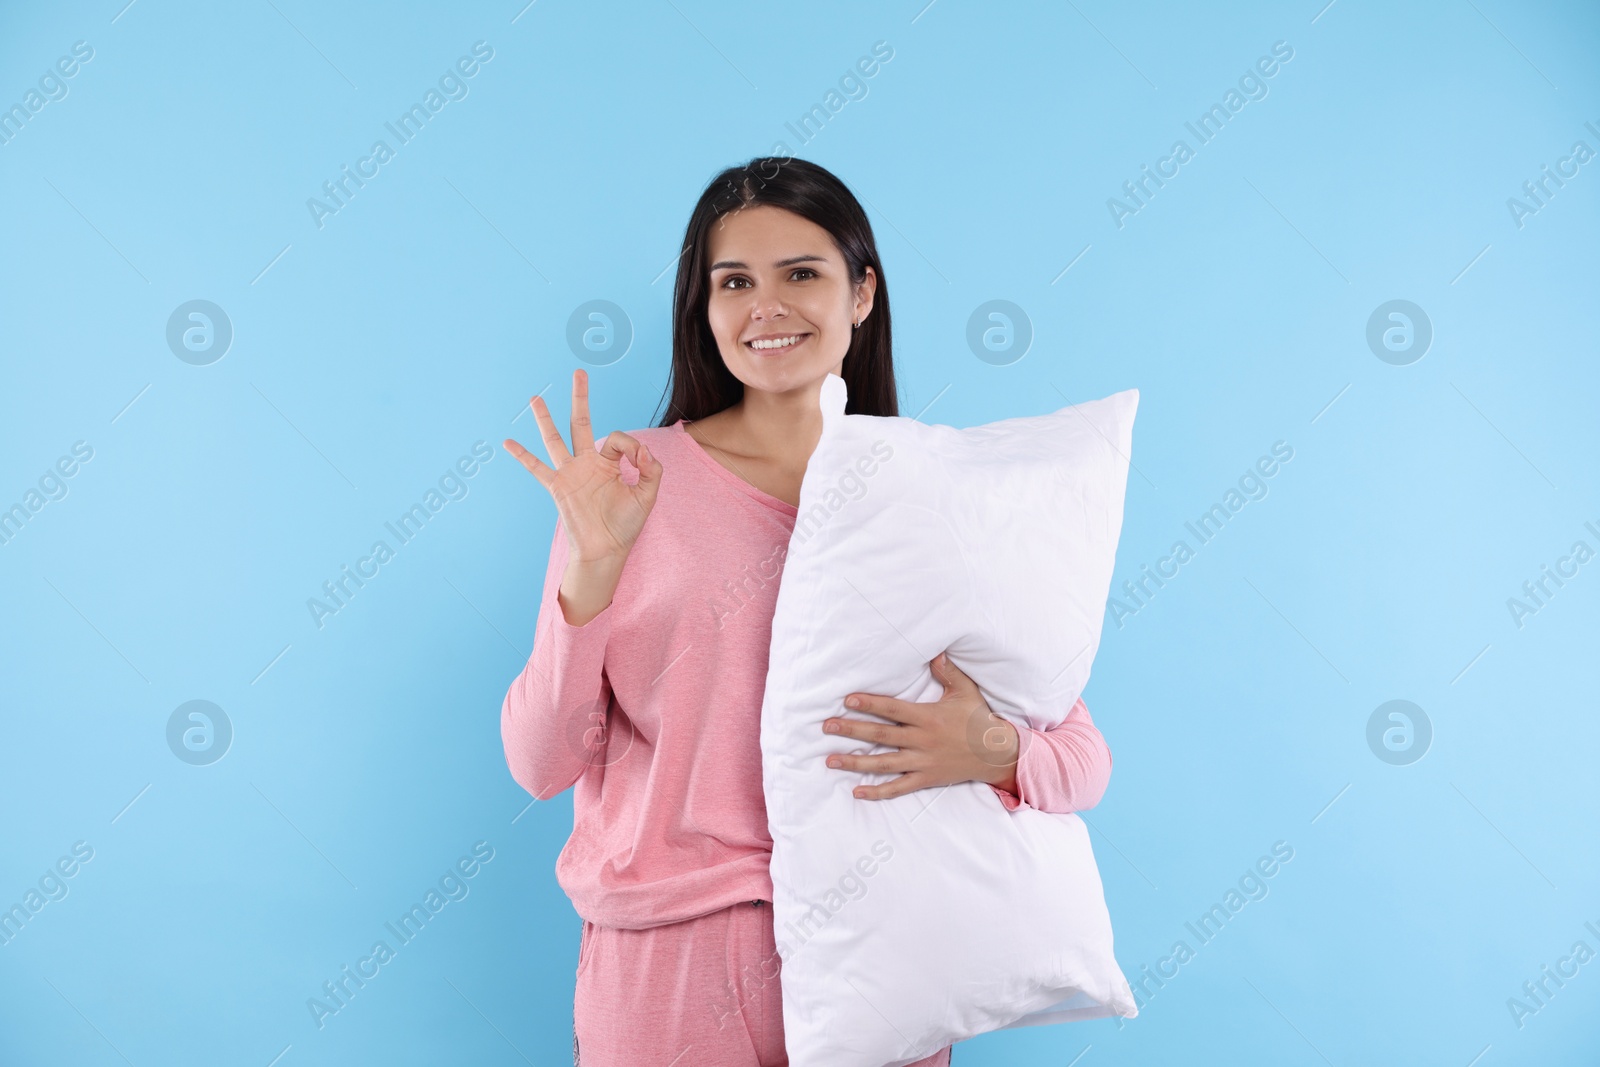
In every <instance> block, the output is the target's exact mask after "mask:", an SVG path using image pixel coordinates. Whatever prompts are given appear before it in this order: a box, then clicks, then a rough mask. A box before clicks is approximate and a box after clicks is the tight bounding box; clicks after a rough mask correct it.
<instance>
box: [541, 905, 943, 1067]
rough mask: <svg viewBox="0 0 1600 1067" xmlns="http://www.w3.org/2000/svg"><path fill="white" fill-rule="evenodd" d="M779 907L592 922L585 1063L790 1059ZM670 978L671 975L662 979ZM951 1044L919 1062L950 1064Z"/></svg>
mask: <svg viewBox="0 0 1600 1067" xmlns="http://www.w3.org/2000/svg"><path fill="white" fill-rule="evenodd" d="M782 968H783V962H782V960H781V959H780V958H779V956H778V947H777V944H776V942H775V940H774V938H773V929H772V905H771V903H770V902H765V901H764V902H763V903H762V904H761V905H760V906H759V907H758V906H753V905H752V904H751V903H750V902H749V901H741V902H740V903H738V904H732V905H729V906H728V907H726V908H722V909H720V910H718V911H714V912H712V913H711V914H709V915H702V916H700V917H699V918H695V919H688V920H685V921H684V922H679V923H671V924H669V925H667V926H656V927H652V928H650V929H648V930H614V929H608V928H606V927H604V926H596V925H595V924H594V923H591V922H587V921H586V922H585V923H584V924H583V939H582V942H581V944H580V946H579V949H578V982H577V993H576V996H575V998H574V1003H573V1013H572V1018H573V1037H574V1043H575V1049H574V1051H575V1052H576V1056H575V1061H576V1063H577V1064H578V1067H642V1065H656V1064H658V1065H660V1067H668V1065H669V1064H670V1065H672V1067H690V1065H695V1067H699V1065H715V1067H787V1065H788V1063H789V1056H788V1053H787V1052H785V1051H784V1045H783V992H782V986H781V985H780V984H779V977H780V974H781V971H782ZM663 976H668V977H670V979H671V980H670V981H663V980H662V978H663ZM949 1062H950V1049H949V1047H948V1046H947V1047H946V1048H944V1049H941V1050H940V1051H938V1052H936V1053H934V1054H933V1055H931V1056H928V1057H926V1058H924V1059H920V1060H917V1061H916V1063H914V1064H912V1065H911V1067H947V1065H948V1064H949Z"/></svg>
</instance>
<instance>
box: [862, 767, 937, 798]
mask: <svg viewBox="0 0 1600 1067" xmlns="http://www.w3.org/2000/svg"><path fill="white" fill-rule="evenodd" d="M921 788H923V786H922V778H921V777H920V776H919V775H918V773H917V772H916V771H910V772H907V773H906V774H902V775H901V776H900V777H898V778H896V779H894V780H893V781H889V782H884V783H883V784H882V785H858V786H856V787H855V789H854V790H853V793H854V795H855V797H856V799H857V800H888V799H890V798H891V797H899V796H904V795H905V794H907V793H912V792H915V791H916V790H918V789H921Z"/></svg>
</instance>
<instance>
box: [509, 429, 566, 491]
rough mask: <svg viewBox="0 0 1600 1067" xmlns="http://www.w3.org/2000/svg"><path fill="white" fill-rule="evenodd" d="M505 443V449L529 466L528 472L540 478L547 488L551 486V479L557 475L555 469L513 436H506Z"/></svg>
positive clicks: (541, 483)
mask: <svg viewBox="0 0 1600 1067" xmlns="http://www.w3.org/2000/svg"><path fill="white" fill-rule="evenodd" d="M503 444H504V446H505V450H506V451H507V452H510V453H511V454H512V456H514V457H515V458H516V461H517V462H518V463H520V464H522V465H523V466H524V467H526V468H528V472H529V473H530V474H532V475H533V476H534V477H535V478H537V479H539V484H540V485H542V486H544V487H545V488H546V489H548V488H550V480H551V479H552V478H554V477H555V473H556V472H555V471H553V470H551V469H550V468H549V467H548V466H547V465H546V464H545V463H544V461H543V460H541V459H540V458H539V457H538V456H536V455H534V454H533V453H532V452H529V451H528V450H527V449H526V448H523V447H522V446H521V445H520V444H518V443H517V442H516V441H513V440H512V439H511V438H509V437H508V438H506V439H505V441H504V442H503Z"/></svg>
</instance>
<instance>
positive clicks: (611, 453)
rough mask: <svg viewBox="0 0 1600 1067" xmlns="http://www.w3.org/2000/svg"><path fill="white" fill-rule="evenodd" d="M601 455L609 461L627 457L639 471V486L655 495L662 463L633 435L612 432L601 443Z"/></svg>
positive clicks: (616, 431)
mask: <svg viewBox="0 0 1600 1067" xmlns="http://www.w3.org/2000/svg"><path fill="white" fill-rule="evenodd" d="M600 454H601V455H602V456H605V457H606V458H607V459H616V458H617V457H619V456H627V457H628V462H629V463H632V464H633V465H634V467H635V468H637V469H638V471H639V483H638V484H639V485H641V486H643V487H644V488H645V490H646V492H648V493H651V494H654V492H655V490H656V488H657V487H658V486H659V485H660V482H661V471H662V467H661V463H660V461H659V460H657V459H656V458H655V456H653V455H651V454H650V450H649V449H648V448H646V447H645V446H644V443H643V442H641V441H640V440H639V439H638V438H637V437H634V436H633V435H632V434H627V433H623V432H622V431H621V430H612V431H611V432H610V433H608V434H606V436H605V438H604V439H603V440H602V441H601V442H600Z"/></svg>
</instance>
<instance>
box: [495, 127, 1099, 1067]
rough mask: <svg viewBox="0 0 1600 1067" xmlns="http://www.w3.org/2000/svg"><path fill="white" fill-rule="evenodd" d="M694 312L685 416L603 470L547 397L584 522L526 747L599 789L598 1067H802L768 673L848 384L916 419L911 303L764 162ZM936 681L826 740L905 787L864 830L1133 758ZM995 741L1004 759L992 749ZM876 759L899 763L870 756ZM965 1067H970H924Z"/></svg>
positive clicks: (542, 653)
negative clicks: (786, 999)
mask: <svg viewBox="0 0 1600 1067" xmlns="http://www.w3.org/2000/svg"><path fill="white" fill-rule="evenodd" d="M673 301H674V310H673V338H672V370H671V379H670V382H669V390H670V397H671V404H670V407H669V408H668V410H667V413H666V415H665V416H664V417H663V418H662V420H661V422H660V423H659V424H658V425H656V426H654V427H650V428H647V429H643V430H636V431H634V432H633V433H631V434H629V433H623V432H621V431H613V432H611V433H609V434H607V435H606V436H605V437H603V438H602V439H600V440H599V441H598V442H597V441H596V440H595V437H594V431H593V428H592V426H591V425H590V421H589V404H588V377H587V375H586V374H585V373H584V372H583V371H582V370H578V371H575V372H574V373H573V376H572V420H571V427H570V431H571V438H572V447H571V449H570V451H569V450H568V448H567V445H566V442H565V441H564V440H563V438H562V435H561V432H560V431H559V430H557V429H556V427H555V425H554V423H553V422H552V420H551V417H550V413H549V410H548V409H547V408H546V406H545V404H544V401H543V400H541V399H539V398H538V397H535V398H534V399H533V400H532V401H531V406H532V408H533V413H534V417H535V419H536V420H537V422H538V425H539V432H540V435H541V437H542V439H543V441H544V445H545V450H546V451H547V452H548V454H549V456H550V463H549V464H548V465H547V464H545V463H543V462H541V461H540V460H539V459H537V458H535V457H534V456H533V455H531V454H530V453H529V452H528V451H527V450H526V449H525V448H523V447H522V446H521V445H520V444H518V443H517V442H515V441H510V440H508V441H506V442H505V447H506V449H507V450H508V451H510V452H511V454H512V455H514V456H515V457H516V458H517V459H518V460H519V461H520V462H521V463H522V464H523V466H525V467H527V469H528V470H529V471H531V472H532V473H533V475H534V477H536V478H537V479H538V480H539V483H540V484H541V485H543V486H544V488H545V489H547V490H548V491H549V492H550V495H551V497H552V498H553V499H554V501H555V505H556V510H557V512H558V516H559V521H558V522H557V524H556V528H555V532H554V535H553V537H552V540H551V545H550V557H549V563H548V565H547V568H546V572H545V580H544V593H543V598H542V601H541V603H540V607H539V623H538V628H537V633H536V635H535V638H534V645H533V652H532V655H531V656H530V658H529V660H528V664H527V666H526V667H525V668H524V669H523V671H522V673H521V674H520V675H519V676H518V677H517V679H516V680H515V681H514V682H512V684H511V688H510V690H509V691H508V692H507V693H506V698H505V704H504V707H503V709H502V713H501V731H502V735H503V738H504V742H505V750H506V760H507V762H508V764H509V765H510V768H511V773H512V775H513V777H514V778H515V779H516V780H517V782H518V783H520V784H521V785H522V786H523V787H524V788H525V789H527V790H528V791H529V792H530V793H531V794H533V796H535V797H536V798H538V799H541V800H545V799H549V798H550V797H553V796H555V795H556V794H557V793H560V792H561V791H562V790H564V789H566V788H568V787H569V786H573V785H576V791H575V793H574V795H573V830H572V836H571V837H570V838H569V839H568V841H567V843H566V846H565V847H564V848H563V849H562V852H561V856H560V858H559V859H558V860H557V861H556V877H557V879H558V880H559V881H560V883H561V887H562V889H563V890H565V891H566V893H567V895H568V896H569V897H571V899H572V902H573V906H574V907H575V909H576V910H577V912H578V913H579V915H581V916H582V917H583V920H584V922H583V933H582V937H581V941H580V946H579V950H578V968H577V988H576V994H575V1001H574V1005H573V1054H574V1062H575V1063H577V1062H579V1057H580V1055H581V1064H582V1067H613V1065H617V1067H620V1065H627V1067H655V1065H660V1067H668V1065H673V1067H690V1065H695V1067H708V1065H709V1067H778V1065H784V1064H787V1063H788V1057H787V1055H786V1054H785V1052H784V1046H783V1015H782V998H781V992H780V985H779V969H780V960H779V957H778V954H777V951H776V946H775V941H774V933H773V921H772V909H771V907H770V901H771V899H772V881H771V878H770V876H769V874H768V866H769V863H770V860H771V853H772V838H771V836H770V835H769V834H768V831H767V822H766V810H765V804H764V800H763V794H762V787H761V749H760V739H759V730H760V721H761V703H762V695H763V692H764V687H765V680H766V671H767V651H768V645H769V644H770V641H771V626H772V616H773V611H774V608H775V606H776V596H777V590H778V581H779V578H780V576H781V573H782V568H783V560H784V555H785V552H786V550H787V546H788V542H789V536H790V533H791V532H792V531H793V528H794V523H795V518H796V516H797V515H798V505H799V502H800V482H801V477H802V475H803V474H804V473H805V468H806V461H807V459H808V458H809V457H810V455H811V453H812V450H813V449H814V448H815V447H816V444H817V441H818V440H819V439H820V437H821V433H822V415H821V410H820V408H819V405H818V396H819V392H820V389H821V384H822V381H823V379H824V378H825V377H826V376H827V375H828V374H829V373H830V372H831V373H834V374H838V375H839V376H840V377H842V378H843V379H844V380H845V384H846V387H847V389H848V393H849V403H848V408H847V411H848V412H850V413H860V414H868V415H896V414H898V408H897V403H896V395H895V383H894V369H893V363H892V359H891V350H890V332H889V300H888V291H887V288H886V286H885V284H884V279H883V273H882V264H881V261H880V260H879V258H878V254H877V248H876V245H875V242H874V240H873V235H872V229H871V227H870V226H869V224H868V222H867V218H866V215H865V213H864V212H863V211H862V210H861V206H860V204H858V203H857V201H856V198H855V197H854V196H852V195H851V193H850V192H849V190H848V189H846V188H845V186H844V185H843V184H842V183H841V182H840V181H839V180H838V179H837V178H835V177H834V176H833V175H832V174H830V173H829V172H827V171H826V170H823V169H822V168H821V167H818V166H816V165H814V164H811V163H807V162H804V161H802V160H797V159H782V160H780V159H770V158H766V159H756V160H753V161H751V162H750V163H749V164H747V165H746V166H744V167H739V168H732V169H730V170H728V171H725V172H724V173H722V174H721V175H719V176H718V177H717V178H716V179H715V180H713V182H712V183H711V185H710V186H708V187H707V189H706V190H705V192H704V193H703V194H702V195H701V197H700V200H699V203H698V204H696V206H695V209H694V213H693V215H692V217H691V218H690V221H689V228H688V233H687V236H686V238H685V241H684V256H683V260H682V263H681V265H680V270H679V274H678V280H677V286H676V289H675V291H674V297H673ZM884 566H894V561H893V560H885V561H884ZM933 669H934V671H935V672H936V673H937V674H938V676H939V677H940V679H941V680H942V681H943V682H944V695H943V697H942V698H941V699H940V700H938V701H936V702H929V703H921V704H919V703H911V702H906V701H901V700H895V699H892V698H889V697H886V696H881V695H874V694H866V693H861V694H853V695H852V696H853V698H859V700H860V701H861V703H860V704H859V705H855V704H852V705H851V706H852V707H859V708H860V709H861V710H865V711H867V712H870V713H872V714H873V715H875V716H878V717H880V718H882V719H885V720H888V722H884V723H878V722H873V723H868V722H861V721H857V720H853V719H846V718H838V719H831V720H829V721H828V722H827V723H826V724H824V728H825V729H828V730H830V731H831V732H833V733H837V734H838V736H839V737H840V739H841V744H840V746H839V753H840V754H838V755H835V756H831V757H829V765H830V766H836V767H838V768H839V772H840V773H841V774H849V775H851V776H852V777H857V778H859V777H860V776H861V775H862V774H863V773H864V772H865V773H872V774H878V775H882V774H885V773H889V774H898V775H899V777H896V778H894V779H892V780H890V781H886V782H883V783H881V784H878V785H871V786H869V785H861V786H857V787H856V789H855V795H856V796H858V797H860V798H861V799H862V802H864V803H866V802H870V801H874V800H881V799H884V798H887V797H894V796H899V795H901V794H904V793H907V792H910V791H912V790H916V789H930V788H935V787H939V786H945V785H949V784H952V783H957V782H968V781H977V782H983V783H986V784H988V785H989V786H991V787H992V788H993V789H994V790H995V792H996V794H997V795H998V797H999V798H1000V800H1001V801H1002V802H1003V803H1004V804H1005V806H1006V807H1007V808H1008V809H1013V810H1014V809H1015V808H1016V807H1017V806H1018V805H1020V804H1030V805H1032V806H1034V807H1037V808H1040V809H1042V810H1045V811H1076V810H1083V809H1086V808H1090V807H1093V806H1094V805H1095V804H1096V803H1098V802H1099V800H1100V796H1101V794H1102V793H1103V791H1104V789H1105V786H1106V782H1107V779H1108V778H1109V775H1110V771H1111V754H1110V751H1109V750H1108V749H1107V747H1106V743H1105V740H1104V738H1102V737H1101V735H1100V731H1099V730H1097V729H1096V728H1095V726H1094V723H1093V721H1092V720H1091V719H1090V717H1089V712H1088V710H1087V709H1086V708H1085V707H1084V706H1083V703H1082V702H1081V701H1080V702H1078V704H1077V705H1075V706H1074V707H1073V708H1072V709H1071V714H1070V715H1069V716H1068V717H1067V719H1066V720H1065V721H1064V722H1063V723H1062V724H1061V725H1060V726H1058V727H1056V728H1055V729H1053V730H1048V731H1033V730H1029V729H1024V730H1022V731H1021V732H1020V734H1019V732H1018V730H1017V729H1016V728H1015V727H1013V726H1012V725H1011V724H1010V723H1009V722H1007V721H1006V720H1005V719H1002V718H1000V717H998V716H995V715H993V714H992V713H991V712H990V711H989V708H988V706H987V705H986V704H985V703H984V700H983V697H982V694H981V692H980V691H979V689H978V687H977V684H976V683H975V682H974V681H973V679H971V678H969V677H967V676H966V675H965V674H963V673H962V672H961V671H960V670H958V669H956V668H955V667H954V666H952V665H950V664H949V663H948V662H947V661H946V660H945V658H944V656H943V655H941V656H940V657H939V658H938V659H936V660H935V661H934V663H933ZM840 710H841V712H842V711H843V708H841V709H840ZM974 717H977V718H979V719H981V720H983V721H984V724H985V725H986V726H987V727H992V728H989V729H982V730H979V731H977V733H978V734H982V735H984V736H985V737H986V738H989V739H991V740H992V741H993V742H994V747H993V748H991V749H985V750H983V751H975V750H974V749H973V747H972V746H971V745H969V743H968V737H969V736H974V734H971V733H969V726H968V724H969V723H970V722H972V721H973V719H974ZM996 739H998V740H996ZM852 741H853V742H854V746H855V747H858V748H859V747H863V746H864V745H866V744H872V743H881V744H884V745H889V746H893V747H894V748H895V749H896V751H893V752H888V753H883V754H880V755H873V756H862V755H847V754H844V753H845V751H846V749H847V748H849V747H851V742H852ZM971 921H972V922H975V923H977V922H982V921H983V916H981V915H973V916H972V917H971ZM936 933H937V932H936V931H930V932H929V934H930V936H936ZM949 1062H950V1049H949V1048H946V1049H943V1050H941V1051H940V1052H938V1053H936V1054H934V1055H933V1056H930V1057H928V1058H926V1059H923V1060H919V1061H918V1064H917V1065H916V1067H922V1065H928V1067H935V1065H937V1067H944V1065H946V1064H948V1063H949Z"/></svg>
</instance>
